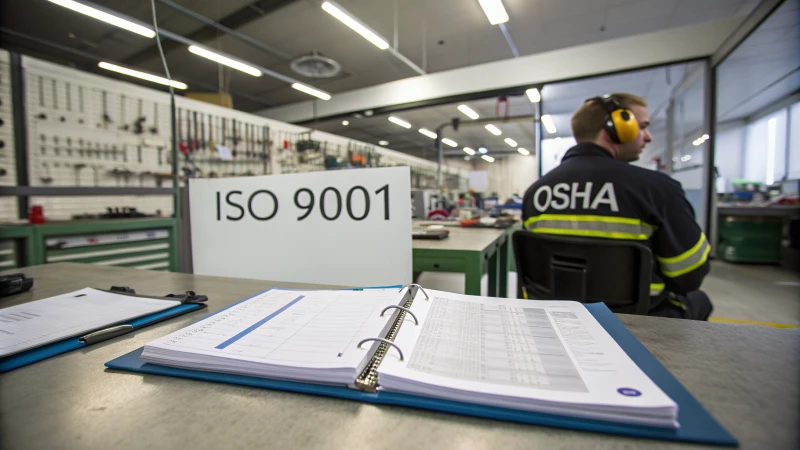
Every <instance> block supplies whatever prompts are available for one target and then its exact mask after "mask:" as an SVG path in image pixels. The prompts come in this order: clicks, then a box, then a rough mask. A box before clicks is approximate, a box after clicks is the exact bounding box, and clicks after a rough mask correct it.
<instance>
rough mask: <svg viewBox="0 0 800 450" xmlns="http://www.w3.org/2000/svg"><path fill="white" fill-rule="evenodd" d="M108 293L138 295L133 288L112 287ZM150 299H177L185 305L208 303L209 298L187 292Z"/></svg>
mask: <svg viewBox="0 0 800 450" xmlns="http://www.w3.org/2000/svg"><path fill="white" fill-rule="evenodd" d="M108 291H109V292H119V293H120V294H129V295H136V291H134V290H133V288H132V287H129V286H111V289H109V290H108ZM149 298H168V299H170V300H172V299H176V300H180V302H181V303H183V304H197V303H203V302H206V301H208V297H207V296H205V295H198V294H197V293H196V292H194V291H186V293H184V294H168V295H165V296H164V297H149Z"/></svg>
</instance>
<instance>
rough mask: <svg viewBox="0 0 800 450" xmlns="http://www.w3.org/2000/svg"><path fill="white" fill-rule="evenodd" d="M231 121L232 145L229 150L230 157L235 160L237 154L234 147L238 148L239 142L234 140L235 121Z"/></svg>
mask: <svg viewBox="0 0 800 450" xmlns="http://www.w3.org/2000/svg"><path fill="white" fill-rule="evenodd" d="M232 120H233V125H232V126H231V129H232V130H233V145H232V147H233V148H231V156H233V157H234V158H236V153H237V152H236V147H237V146H238V144H239V141H238V139H236V119H232Z"/></svg>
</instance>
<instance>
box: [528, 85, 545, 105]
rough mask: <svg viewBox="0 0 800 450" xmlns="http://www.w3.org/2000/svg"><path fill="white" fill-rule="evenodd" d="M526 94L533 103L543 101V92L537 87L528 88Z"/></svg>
mask: <svg viewBox="0 0 800 450" xmlns="http://www.w3.org/2000/svg"><path fill="white" fill-rule="evenodd" d="M525 95H527V96H528V100H530V101H531V103H539V102H540V101H542V94H540V93H539V89H536V88H532V89H528V90H527V91H525Z"/></svg>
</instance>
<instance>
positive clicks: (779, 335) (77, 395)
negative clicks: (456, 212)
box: [0, 263, 800, 450]
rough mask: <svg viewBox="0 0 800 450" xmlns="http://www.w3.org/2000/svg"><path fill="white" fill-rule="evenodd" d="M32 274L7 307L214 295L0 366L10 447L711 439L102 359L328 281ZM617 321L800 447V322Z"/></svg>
mask: <svg viewBox="0 0 800 450" xmlns="http://www.w3.org/2000/svg"><path fill="white" fill-rule="evenodd" d="M5 273H8V272H5ZM25 273H26V274H27V275H28V276H32V277H34V279H35V287H34V290H33V291H32V292H27V293H23V294H19V295H16V296H13V297H8V298H5V299H0V307H7V306H12V305H16V304H20V303H24V302H27V301H31V300H36V299H40V298H45V297H49V296H53V295H56V294H61V293H65V292H69V291H73V290H77V289H80V288H83V287H86V286H91V287H99V288H103V287H106V288H107V287H108V286H111V285H127V286H131V287H134V288H135V289H137V292H139V293H141V294H154V295H161V294H165V293H168V292H169V293H173V292H174V293H178V292H184V291H186V290H194V291H196V292H198V293H201V294H205V295H208V297H209V300H208V308H207V309H206V310H201V311H200V312H195V313H190V314H187V315H184V316H180V317H177V318H174V319H171V320H168V321H165V322H161V323H158V324H154V325H151V326H149V327H146V328H142V329H140V330H136V331H134V332H132V333H129V334H127V335H124V336H120V337H117V338H114V339H111V340H108V341H105V342H101V343H99V344H95V345H92V346H90V347H85V348H83V349H80V350H75V351H72V352H69V353H65V354H62V355H59V356H56V357H53V358H50V359H47V360H44V361H40V362H37V363H35V364H32V365H29V366H26V367H22V368H20V369H17V370H14V371H11V372H8V373H5V374H3V375H0V399H2V400H1V401H0V448H4V449H5V448H8V449H36V450H38V449H48V450H50V449H103V450H105V449H109V448H113V449H114V450H129V449H130V450H133V449H141V448H157V449H161V448H164V449H184V448H187V449H189V448H190V449H195V450H202V449H221V448H275V449H283V448H302V449H317V448H319V449H325V450H330V449H346V450H355V449H361V448H370V449H398V450H409V449H417V448H435V449H440V450H449V449H462V448H474V449H477V448H481V449H483V448H485V449H531V448H601V449H616V448H620V449H622V448H624V449H631V448H644V449H656V448H658V449H665V448H668V449H676V450H689V449H692V448H714V447H698V446H694V445H687V444H678V443H670V442H664V441H655V440H646V439H637V438H630V437H622V436H614V435H605V434H596V433H589V432H581V431H572V430H563V429H557V428H547V427H541V426H534V425H526V424H519V423H512V422H501V421H495V420H488V419H481V418H475V417H467V416H459V415H454V414H446V413H440V412H434V411H426V410H418V409H413V408H406V407H398V406H383V405H371V404H366V403H360V402H356V401H350V400H343V399H336V398H329V397H320V396H314V395H306V394H298V393H292V392H283V391H274V390H267V389H259V388H253V387H246V386H239V385H229V384H223V383H212V382H205V381H198V380H189V379H182V378H173V377H165V376H158V375H143V374H136V373H129V372H122V371H116V370H110V369H106V368H105V367H104V366H103V364H104V363H106V362H107V361H109V360H111V359H114V358H116V357H118V356H120V355H123V354H125V353H128V352H131V351H133V350H135V349H137V348H139V347H141V346H143V345H145V344H147V343H148V342H150V341H152V340H154V339H156V338H159V337H162V336H165V335H167V334H168V333H171V332H173V331H176V330H178V329H181V328H183V327H186V326H188V325H190V324H191V323H193V322H196V321H198V320H199V319H200V318H202V317H204V316H205V315H206V314H209V313H211V312H215V311H218V310H220V309H222V308H224V307H226V306H228V305H230V304H232V303H235V302H237V301H240V300H242V299H244V298H247V297H249V296H252V295H254V294H256V293H258V292H261V291H264V290H266V289H268V288H269V287H272V286H280V287H286V288H308V289H314V288H320V287H321V286H317V285H302V284H297V283H277V282H270V281H259V280H244V279H236V278H223V277H211V276H199V275H188V274H179V273H168V272H151V271H145V270H138V269H130V268H120V267H101V266H88V265H83V264H76V263H59V264H52V265H49V266H34V267H28V268H25ZM618 317H619V319H620V320H621V321H622V322H623V323H624V324H625V325H626V326H627V327H628V328H629V329H630V330H631V331H632V332H633V334H634V335H635V336H636V337H637V338H638V339H639V340H640V341H641V342H642V343H643V344H644V345H645V346H646V347H647V348H648V349H649V350H650V351H651V352H652V353H653V354H654V355H655V356H656V357H657V358H658V359H659V360H660V361H661V362H662V363H663V364H664V365H665V366H666V368H667V369H668V370H670V371H671V372H672V373H673V374H674V375H675V377H676V378H677V379H678V380H679V381H680V382H681V383H683V384H684V386H686V388H687V389H689V391H690V392H692V394H694V396H695V397H697V399H698V400H699V401H700V402H701V403H702V404H703V405H704V406H705V407H706V408H707V409H708V410H709V412H711V414H712V415H714V417H716V418H717V419H718V420H719V421H720V422H721V423H722V425H723V426H725V427H726V428H727V429H728V430H729V431H730V432H731V433H732V434H733V435H734V436H735V437H736V438H737V439H738V440H739V441H740V442H741V444H742V448H745V449H748V448H753V449H770V450H773V449H782V448H791V449H796V448H798V444H800V429H798V427H797V423H798V421H799V420H800V414H799V411H800V407H799V406H800V405H798V390H799V389H800V387H799V386H798V383H797V374H798V373H799V372H800V359H798V358H797V355H798V354H800V330H786V329H775V328H768V327H761V326H756V325H732V324H718V323H707V322H695V321H688V320H678V319H666V318H659V317H643V316H629V315H618Z"/></svg>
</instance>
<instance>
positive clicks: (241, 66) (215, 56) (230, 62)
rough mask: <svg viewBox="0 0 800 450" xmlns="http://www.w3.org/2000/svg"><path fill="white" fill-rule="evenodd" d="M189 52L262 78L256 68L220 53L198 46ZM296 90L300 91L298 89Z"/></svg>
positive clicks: (190, 47) (192, 46) (190, 48)
mask: <svg viewBox="0 0 800 450" xmlns="http://www.w3.org/2000/svg"><path fill="white" fill-rule="evenodd" d="M189 51H190V52H192V53H194V54H195V55H197V56H202V57H203V58H206V59H210V60H212V61H214V62H217V63H219V64H222V65H223V66H228V67H230V68H232V69H236V70H240V71H242V72H244V73H246V74H248V75H252V76H254V77H260V76H261V71H260V70H258V69H256V68H255V67H253V66H250V65H248V64H245V63H243V62H241V61H236V60H234V59H231V58H228V57H227V56H222V55H220V54H219V53H214V52H212V51H210V50H207V49H205V48H203V47H199V46H197V45H190V46H189ZM295 84H300V83H295ZM292 87H294V85H292ZM294 88H295V89H298V88H296V87H294ZM312 95H313V94H312Z"/></svg>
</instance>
